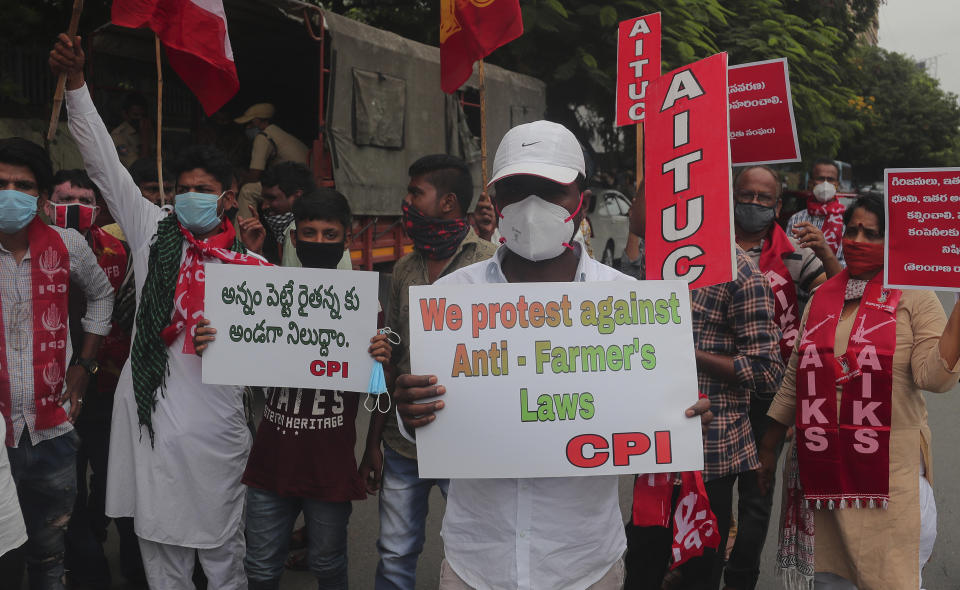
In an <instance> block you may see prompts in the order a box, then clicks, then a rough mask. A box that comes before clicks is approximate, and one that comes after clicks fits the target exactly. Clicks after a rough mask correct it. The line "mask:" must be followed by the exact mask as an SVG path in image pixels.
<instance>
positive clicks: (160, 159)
mask: <svg viewBox="0 0 960 590" xmlns="http://www.w3.org/2000/svg"><path fill="white" fill-rule="evenodd" d="M153 40H154V47H155V49H156V54H157V182H158V183H159V184H158V187H159V190H160V206H161V207H162V206H164V205H166V204H167V192H166V191H165V190H163V60H162V59H161V56H160V36H159V35H157V34H156V33H154V34H153Z"/></svg>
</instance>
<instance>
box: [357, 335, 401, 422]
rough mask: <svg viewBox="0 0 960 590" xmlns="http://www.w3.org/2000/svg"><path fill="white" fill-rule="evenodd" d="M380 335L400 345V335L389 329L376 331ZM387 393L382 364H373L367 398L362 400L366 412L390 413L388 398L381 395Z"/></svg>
mask: <svg viewBox="0 0 960 590" xmlns="http://www.w3.org/2000/svg"><path fill="white" fill-rule="evenodd" d="M378 333H380V334H386V335H387V340H388V341H389V342H390V343H391V344H393V345H394V346H397V345H398V344H400V335H399V334H397V333H396V332H394V331H393V330H391V329H390V327H389V326H388V327H386V328H381V329H380V330H378ZM386 392H387V380H386V379H385V378H384V375H383V363H379V362H376V363H374V364H373V371H371V372H370V384H369V385H368V386H367V398H366V399H365V400H363V407H364V409H366V410H367V411H368V412H374V411H376V412H380V413H382V414H386V413H387V412H389V411H390V396H389V395H383V394H384V393H386Z"/></svg>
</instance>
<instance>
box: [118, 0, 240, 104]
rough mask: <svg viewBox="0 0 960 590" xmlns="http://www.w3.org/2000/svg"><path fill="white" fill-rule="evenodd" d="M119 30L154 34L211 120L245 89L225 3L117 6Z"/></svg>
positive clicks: (128, 1) (188, 0)
mask: <svg viewBox="0 0 960 590" xmlns="http://www.w3.org/2000/svg"><path fill="white" fill-rule="evenodd" d="M111 20H112V21H113V24H115V25H118V26H121V27H130V28H134V29H135V28H140V27H148V28H150V29H152V30H153V31H154V32H155V33H156V34H157V35H158V36H159V37H160V41H161V42H163V45H164V47H166V49H167V59H168V60H170V66H171V67H172V68H173V69H174V71H176V72H177V74H178V75H179V76H180V78H181V79H183V81H184V83H186V85H187V86H189V87H190V90H192V91H193V93H194V94H196V95H197V98H198V99H199V100H200V104H202V105H203V110H204V111H206V113H207V114H208V115H211V114H213V113H215V112H216V111H217V110H218V109H219V108H220V107H222V106H223V105H224V103H226V102H227V101H228V100H230V99H231V98H232V97H233V95H234V94H236V93H237V90H238V89H239V88H240V80H239V78H237V67H236V64H234V61H233V50H232V49H231V48H230V37H229V36H228V35H227V15H226V13H225V12H224V10H223V0H114V2H113V11H112V13H111Z"/></svg>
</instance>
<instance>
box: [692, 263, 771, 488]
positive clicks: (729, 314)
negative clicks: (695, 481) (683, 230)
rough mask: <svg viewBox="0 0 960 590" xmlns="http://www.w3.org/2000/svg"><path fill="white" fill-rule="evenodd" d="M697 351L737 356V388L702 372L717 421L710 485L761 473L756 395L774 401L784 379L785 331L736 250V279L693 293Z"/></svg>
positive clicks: (708, 444) (709, 453)
mask: <svg viewBox="0 0 960 590" xmlns="http://www.w3.org/2000/svg"><path fill="white" fill-rule="evenodd" d="M690 305H691V308H692V309H691V311H692V314H693V339H694V344H695V346H696V348H697V350H702V351H704V352H710V353H713V354H718V355H724V356H730V357H733V364H734V369H735V370H736V375H737V384H735V385H734V384H731V383H728V382H726V381H723V380H721V379H718V378H716V377H713V376H711V375H709V374H707V373H706V372H705V371H697V380H698V382H699V385H700V391H701V392H702V393H703V394H705V395H707V396H708V397H709V398H710V409H711V410H712V411H713V414H714V416H715V418H714V420H713V422H712V423H711V424H710V429H709V431H708V432H707V436H706V438H705V440H704V469H703V477H704V479H705V480H711V479H717V478H720V477H723V476H725V475H732V474H736V473H741V472H743V471H749V470H751V469H757V468H758V467H760V462H759V461H758V460H757V448H756V443H755V441H754V440H753V432H752V429H751V427H750V416H749V414H750V398H751V395H753V396H755V397H757V398H760V399H766V400H769V399H772V398H773V396H774V395H775V394H776V392H777V389H778V388H779V387H780V380H781V378H782V377H783V362H782V361H781V359H780V348H779V344H778V342H779V341H780V329H779V328H778V327H777V324H776V322H775V321H774V311H773V295H772V293H771V292H770V284H769V281H768V280H767V278H766V277H764V276H763V274H762V273H761V272H760V270H759V269H758V268H757V266H756V265H755V264H754V263H753V262H752V261H751V260H750V258H749V257H748V256H747V255H746V253H745V252H744V251H743V250H742V249H741V248H740V247H739V246H738V247H737V279H736V280H735V281H732V282H729V283H721V284H719V285H713V286H710V287H703V288H700V289H695V290H693V291H691V292H690Z"/></svg>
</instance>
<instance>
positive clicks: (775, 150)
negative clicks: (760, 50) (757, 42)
mask: <svg viewBox="0 0 960 590" xmlns="http://www.w3.org/2000/svg"><path fill="white" fill-rule="evenodd" d="M727 77H728V81H727V83H728V84H729V101H730V159H731V161H732V162H733V165H734V166H747V165H751V164H780V163H783V162H799V161H800V142H799V140H798V139H797V124H796V121H794V119H793V99H792V98H791V96H790V73H789V69H788V67H787V58H785V57H781V58H780V59H771V60H767V61H757V62H753V63H748V64H740V65H737V66H730V71H729V72H728V73H727Z"/></svg>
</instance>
